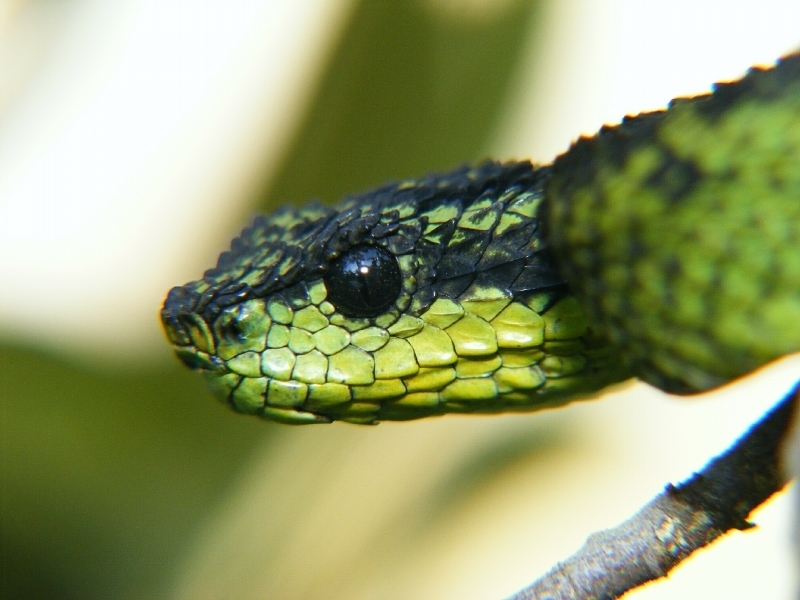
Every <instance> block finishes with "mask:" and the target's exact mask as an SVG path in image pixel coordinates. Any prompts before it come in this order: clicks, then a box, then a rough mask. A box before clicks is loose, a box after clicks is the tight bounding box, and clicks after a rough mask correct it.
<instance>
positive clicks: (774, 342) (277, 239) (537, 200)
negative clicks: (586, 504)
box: [161, 55, 800, 424]
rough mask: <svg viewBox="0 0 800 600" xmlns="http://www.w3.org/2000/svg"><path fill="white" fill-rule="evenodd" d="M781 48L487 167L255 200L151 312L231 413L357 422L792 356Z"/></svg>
mask: <svg viewBox="0 0 800 600" xmlns="http://www.w3.org/2000/svg"><path fill="white" fill-rule="evenodd" d="M798 248H800V55H791V56H788V57H785V58H783V59H782V60H780V61H779V62H778V63H777V64H776V66H774V67H772V68H769V69H762V68H753V69H751V70H750V71H749V72H748V74H747V75H746V76H745V77H744V78H742V79H741V80H739V81H736V82H733V83H723V84H717V85H716V86H714V90H713V92H712V93H710V94H706V95H702V96H697V97H694V98H687V99H677V100H674V101H672V102H671V103H670V105H669V107H668V108H667V109H666V110H663V111H658V112H652V113H646V114H642V115H639V116H636V117H627V118H625V119H624V120H623V121H622V123H621V124H619V125H617V126H614V127H604V128H603V129H601V131H600V132H599V133H598V134H597V135H596V136H593V137H591V138H581V139H579V140H578V141H577V142H576V143H574V144H573V145H572V147H571V148H570V149H569V150H568V151H567V152H566V153H564V154H563V155H561V156H559V157H558V158H557V159H556V160H555V161H554V162H553V164H552V165H547V166H534V165H531V164H530V163H529V162H524V161H523V162H506V163H498V162H485V163H483V164H480V165H477V166H474V167H463V168H460V169H457V170H455V171H452V172H450V173H445V174H432V175H428V176H426V177H423V178H421V179H412V180H407V181H402V182H399V183H391V184H387V185H385V186H382V187H380V188H377V189H374V190H371V191H368V192H365V193H362V194H358V195H353V196H349V197H346V198H344V199H343V200H342V201H341V202H340V203H339V204H337V205H336V206H332V207H328V206H323V205H321V204H309V205H306V206H304V207H302V208H284V209H282V210H279V211H277V212H275V213H274V214H272V215H270V216H259V217H257V218H256V219H255V221H254V222H253V223H252V225H250V226H249V227H247V228H246V229H245V230H244V231H243V232H242V233H241V235H240V236H239V237H237V238H236V239H235V240H233V242H232V244H231V248H230V250H229V251H226V252H223V253H222V255H221V256H220V257H219V260H218V262H217V265H216V266H215V267H214V268H212V269H209V270H208V271H206V272H205V274H204V275H203V277H202V279H199V280H197V281H193V282H191V283H188V284H186V285H184V286H181V287H175V288H173V289H172V290H171V291H170V292H169V295H168V296H167V299H166V301H165V302H164V306H163V308H162V311H161V318H162V322H163V324H164V327H165V330H166V333H167V336H168V338H169V340H170V342H171V343H172V344H173V346H174V349H175V352H176V354H177V355H178V357H179V358H180V359H181V360H182V361H183V362H184V363H185V364H186V365H187V366H189V367H190V368H192V369H196V370H198V371H199V372H200V373H202V375H203V376H204V377H205V379H206V381H207V382H208V385H209V387H210V389H211V390H212V391H213V392H214V394H215V395H216V396H217V397H219V398H220V399H221V400H223V401H224V402H226V403H229V404H230V405H231V406H232V407H233V408H235V409H236V410H238V411H241V412H244V413H248V414H255V415H259V416H262V417H265V418H268V419H272V420H275V421H280V422H284V423H297V424H302V423H327V422H331V421H334V420H342V421H347V422H350V423H361V424H372V423H376V422H378V421H380V420H405V419H416V418H421V417H426V416H432V415H441V414H444V413H496V412H501V411H532V410H538V409H541V408H546V407H552V406H557V405H560V404H564V403H566V402H569V401H572V400H575V399H579V398H586V397H589V396H591V395H592V394H594V393H595V392H598V391H599V390H601V389H603V388H605V387H606V386H608V385H611V384H613V383H616V382H621V381H624V380H627V379H630V378H633V377H637V378H640V379H642V380H644V381H646V382H648V383H651V384H652V385H655V386H656V387H658V388H660V389H662V390H665V391H667V392H671V393H679V394H691V393H696V392H700V391H704V390H708V389H711V388H714V387H716V386H718V385H721V384H723V383H726V382H728V381H730V380H732V379H734V378H737V377H740V376H742V375H745V374H746V373H748V372H750V371H752V370H753V369H756V368H758V367H759V366H761V365H763V364H765V363H767V362H769V361H771V360H773V359H776V358H778V357H780V356H782V355H784V354H788V353H791V352H795V351H797V350H800V252H798V251H797V250H798Z"/></svg>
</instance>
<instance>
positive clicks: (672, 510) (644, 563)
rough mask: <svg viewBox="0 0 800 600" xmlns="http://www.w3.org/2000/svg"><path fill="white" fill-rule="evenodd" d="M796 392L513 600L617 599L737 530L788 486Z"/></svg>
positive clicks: (798, 388) (798, 390)
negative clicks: (787, 440)
mask: <svg viewBox="0 0 800 600" xmlns="http://www.w3.org/2000/svg"><path fill="white" fill-rule="evenodd" d="M798 395H800V384H799V385H798V386H796V387H795V388H794V389H793V390H792V391H791V392H790V393H789V394H788V395H787V396H786V397H785V398H784V399H783V400H781V401H780V403H778V405H777V406H775V407H774V408H773V409H772V410H771V411H770V412H768V413H767V414H766V415H765V416H764V417H762V418H761V420H759V421H758V422H757V423H756V424H755V425H753V426H752V427H751V428H750V429H749V430H748V431H747V432H746V433H745V434H744V435H743V436H742V437H741V438H739V439H738V440H737V441H736V443H735V444H734V445H733V446H731V447H730V448H729V449H728V450H726V451H725V452H724V453H723V454H721V455H719V456H718V457H716V458H715V459H713V460H712V461H711V462H709V463H708V464H707V465H706V466H705V468H703V470H702V471H700V472H699V473H695V474H694V475H693V476H692V477H690V478H689V479H688V480H687V481H685V482H683V483H681V484H680V485H678V486H673V485H672V484H669V485H667V487H666V489H665V490H664V491H663V492H662V493H660V494H659V495H658V496H656V497H655V498H653V500H651V501H650V502H649V503H648V504H646V505H645V506H644V507H643V508H642V509H641V510H639V512H638V513H636V514H635V515H634V516H633V517H631V518H630V519H628V520H627V521H625V522H624V523H622V524H620V525H618V526H617V527H614V528H612V529H607V530H605V531H600V532H597V533H594V534H592V535H590V536H589V538H588V539H587V540H586V543H585V544H584V545H583V547H582V548H581V549H580V550H578V552H576V553H575V554H574V555H572V556H571V557H570V558H569V559H567V561H566V562H563V563H559V564H557V565H556V566H555V567H553V569H551V570H550V571H549V572H548V573H547V574H545V575H544V576H542V577H541V578H540V579H538V580H537V581H534V582H533V583H532V584H531V585H530V586H528V587H526V588H524V589H523V590H520V591H519V592H517V593H516V594H515V595H514V596H512V597H511V598H509V599H508V600H533V599H537V600H544V599H547V600H576V599H577V600H582V599H586V600H589V599H591V600H611V599H612V598H618V597H619V596H621V595H622V594H624V593H625V592H627V591H630V590H632V589H633V588H635V587H638V586H640V585H642V584H644V583H646V582H648V581H651V580H653V579H658V578H659V577H664V576H665V575H666V574H667V573H669V571H670V570H672V569H673V568H674V567H675V566H676V565H678V564H679V563H680V562H681V561H683V560H684V559H685V558H687V557H688V556H689V555H690V554H692V553H693V552H694V551H695V550H699V549H700V548H702V547H704V546H706V545H708V544H710V543H711V542H713V541H714V540H715V539H717V538H718V537H720V536H721V535H723V534H724V533H726V532H727V531H729V530H731V529H749V528H750V527H753V524H752V523H750V522H749V521H748V520H747V517H748V515H749V514H750V512H751V511H752V510H753V509H754V508H756V507H757V506H758V505H759V504H761V503H762V502H764V501H766V500H767V499H768V498H769V497H770V496H772V494H774V493H775V492H777V491H779V490H780V489H781V488H782V487H783V486H784V485H785V484H786V482H787V478H786V476H785V475H784V473H783V469H782V464H781V445H782V442H783V438H784V434H785V433H786V431H787V430H788V429H789V427H790V425H791V421H792V416H793V414H794V408H795V400H796V398H797V397H798Z"/></svg>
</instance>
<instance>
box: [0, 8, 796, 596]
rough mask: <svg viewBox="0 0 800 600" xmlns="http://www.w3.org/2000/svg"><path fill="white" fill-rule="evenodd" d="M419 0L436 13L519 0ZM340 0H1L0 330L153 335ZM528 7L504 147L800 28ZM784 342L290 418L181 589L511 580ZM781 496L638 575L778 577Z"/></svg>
mask: <svg viewBox="0 0 800 600" xmlns="http://www.w3.org/2000/svg"><path fill="white" fill-rule="evenodd" d="M418 1H419V2H422V3H423V4H426V5H427V6H428V8H429V10H430V11H431V12H432V14H434V15H436V18H439V19H443V20H447V19H491V18H493V15H494V13H495V12H497V11H503V10H506V9H507V6H508V5H509V2H499V3H494V2H491V1H490V0H485V1H483V2H482V1H480V0H465V1H464V2H463V3H462V2H458V1H457V0H427V1H423V0H418ZM354 6H355V4H354V3H353V2H350V1H348V0H300V1H296V2H291V3H289V2H278V1H275V2H267V1H261V2H258V1H255V0H227V1H226V2H220V1H217V2H215V1H196V2H185V1H180V0H158V1H156V0H127V1H126V2H114V1H112V0H68V1H67V0H64V1H61V2H56V1H54V0H5V1H4V2H0V282H2V283H1V284H0V338H2V340H3V341H4V342H6V343H22V342H24V343H26V344H28V343H31V344H35V345H38V346H40V347H44V348H47V349H48V350H49V351H55V352H58V353H62V354H63V355H65V356H68V357H69V358H70V360H76V361H78V362H83V363H84V364H92V365H96V364H98V361H102V362H103V363H104V364H108V365H111V366H113V367H114V368H130V367H132V366H133V367H136V366H137V365H140V364H144V363H147V362H148V361H150V362H152V361H158V360H164V357H165V355H166V354H167V353H168V348H167V347H166V344H164V343H163V341H162V335H161V333H160V330H159V325H158V321H157V318H156V314H157V309H158V307H159V305H160V302H161V300H162V298H163V296H164V295H165V293H166V291H167V289H168V288H169V287H170V286H172V285H175V284H179V283H183V282H184V281H187V280H189V279H192V278H196V277H198V276H199V274H200V273H201V272H202V270H203V269H204V268H206V267H208V266H210V265H211V264H212V263H213V261H214V260H215V257H216V255H217V254H218V253H219V251H220V250H221V249H222V248H223V247H224V246H225V244H226V243H227V240H228V238H229V237H230V236H231V235H232V234H233V233H235V230H236V228H237V227H238V226H240V225H241V224H242V223H243V222H244V221H245V220H246V218H247V216H248V215H249V212H250V210H251V206H252V196H253V194H254V193H255V190H256V188H257V187H258V186H259V185H260V184H261V183H263V182H264V181H269V177H270V175H271V174H272V173H273V171H274V169H275V168H276V165H277V163H278V161H279V160H280V157H281V155H282V152H283V151H284V148H285V146H286V144H287V143H288V141H289V140H290V138H291V136H292V135H293V133H294V132H295V130H296V128H297V127H298V126H299V123H300V121H301V119H302V116H303V114H304V110H305V109H306V108H307V106H308V103H309V102H310V99H311V96H312V94H313V91H314V84H315V82H316V81H317V80H318V78H319V77H320V76H321V73H322V72H323V70H324V69H325V66H326V62H325V60H326V57H327V56H328V53H330V52H331V51H332V48H333V47H334V45H335V44H336V42H337V40H338V39H339V36H340V35H342V32H343V31H344V27H345V25H346V23H347V20H348V19H349V17H350V15H351V13H352V11H353V10H354ZM544 11H545V12H544V16H543V18H544V22H545V25H544V26H543V27H542V28H541V29H537V30H536V32H533V33H535V34H536V35H531V37H530V43H529V48H528V50H527V58H526V59H525V60H524V61H522V63H521V64H520V65H519V68H518V70H517V74H516V77H515V84H514V93H513V94H511V95H510V96H509V97H508V100H507V107H506V109H505V110H504V111H503V112H502V114H503V118H502V120H501V121H500V125H499V126H498V128H497V131H496V132H495V134H494V136H493V140H492V142H491V143H490V144H489V147H488V148H487V153H488V154H490V155H491V156H493V157H496V158H508V157H531V158H532V159H534V160H536V161H540V162H548V161H550V160H551V159H552V158H553V157H554V156H555V155H556V154H558V153H560V152H563V151H564V150H566V148H567V147H568V145H569V143H570V141H571V140H573V139H575V138H576V137H577V136H578V135H580V134H591V133H593V132H594V131H596V130H597V129H598V128H599V127H600V126H601V125H602V124H603V123H614V122H617V121H618V120H619V118H620V117H621V116H623V115H625V114H632V113H636V112H640V111H642V110H651V109H656V108H660V107H663V106H664V105H665V104H666V102H667V101H669V99H671V98H672V97H675V96H681V95H691V94H696V93H700V92H704V91H707V90H708V89H709V84H711V83H712V82H714V81H717V80H725V79H732V78H737V77H739V76H741V75H742V74H743V73H744V71H745V70H746V69H747V68H748V67H749V66H750V65H752V64H763V65H768V64H770V63H771V62H772V61H774V59H775V58H777V57H778V56H780V55H781V54H785V53H787V52H789V51H791V50H792V49H794V48H796V47H798V46H800V31H799V30H798V28H797V23H800V4H798V3H797V2H788V1H783V2H781V1H777V0H772V1H770V0H761V1H759V2H752V1H742V2H736V1H731V0H728V1H725V2H723V1H710V0H709V1H706V2H697V1H694V2H690V1H677V0H676V1H673V2H669V3H666V2H656V1H638V2H635V1H633V0H627V1H623V0H616V1H612V0H593V1H588V2H578V1H576V0H562V1H558V2H556V1H555V0H554V1H552V2H548V3H546V5H545V8H544ZM542 32H543V34H542ZM421 174H422V173H420V175H421ZM353 191H356V190H353ZM294 200H297V199H294ZM798 368H800V361H798V360H797V359H787V360H786V361H783V362H782V363H781V364H778V365H775V366H773V367H771V368H770V369H768V370H766V371H764V372H762V373H760V374H758V375H757V376H756V377H754V378H752V379H749V380H747V381H744V382H740V383H739V384H737V385H735V386H730V387H729V388H727V389H725V390H723V391H721V392H719V393H717V394H711V395H707V396H704V397H700V398H695V399H691V400H677V399H673V398H669V397H666V396H664V395H661V394H658V393H656V392H655V391H653V390H651V389H648V388H646V387H645V386H642V385H636V386H629V387H628V388H626V389H624V390H622V391H621V392H618V393H614V394H610V395H609V396H608V397H607V398H605V399H604V400H603V401H602V402H594V403H584V404H580V405H576V406H574V407H571V408H569V409H567V410H564V411H557V412H549V413H546V414H542V415H530V416H508V417H502V418H494V419H474V418H472V419H468V418H445V419H440V420H434V421H431V422H422V423H412V424H383V425H381V426H380V427H379V428H377V429H366V430H363V429H355V428H350V427H347V426H344V427H342V426H338V425H337V426H333V427H329V428H320V429H318V428H309V429H302V430H298V429H285V430H282V431H280V432H279V434H278V436H279V440H280V443H279V444H274V443H272V444H270V445H268V446H266V445H265V448H264V451H263V452H262V453H260V454H257V455H256V456H255V457H254V459H253V461H252V463H251V464H249V465H248V466H247V467H246V468H245V472H244V474H243V475H242V476H241V477H240V478H239V479H238V483H237V485H236V486H234V487H233V488H232V489H230V490H228V491H227V492H226V497H227V500H226V501H225V502H224V503H223V504H222V505H221V506H219V507H216V508H214V509H213V510H212V511H211V515H210V517H209V519H208V521H207V523H206V524H205V525H204V526H203V527H202V528H201V529H200V530H199V531H198V532H197V534H196V539H195V542H194V545H193V548H192V549H191V551H189V552H187V555H186V556H185V557H184V559H183V560H182V566H181V567H180V569H179V570H178V572H177V573H176V574H175V579H174V585H173V586H172V587H173V596H172V597H174V598H186V599H199V598H209V599H210V598H240V599H243V598H264V597H272V598H285V599H289V598H318V597H323V596H324V597H326V598H460V599H466V598H476V599H478V598H498V597H502V596H504V595H508V594H510V593H512V592H513V591H514V590H515V589H517V588H519V587H521V586H522V585H524V584H526V583H527V582H529V581H530V580H531V579H533V578H534V577H535V576H536V575H539V574H541V573H543V572H544V571H545V570H547V569H548V568H549V566H551V565H552V564H553V563H554V562H556V561H557V560H559V559H562V558H564V557H566V556H567V555H568V554H570V553H571V552H573V551H574V550H575V549H576V548H577V547H578V546H579V545H580V544H581V543H582V541H583V539H584V538H585V537H586V536H587V535H588V534H589V533H590V532H592V531H593V530H596V529H599V528H605V527H609V526H613V525H615V524H616V523H618V522H619V521H621V520H623V519H624V518H626V517H627V516H629V515H630V514H632V513H633V512H634V511H635V510H636V509H637V508H638V507H639V506H640V505H641V504H643V503H644V502H646V501H647V500H648V499H649V498H650V497H652V496H653V495H654V494H656V493H657V492H658V491H660V490H661V489H662V487H663V485H664V484H665V483H667V482H668V481H679V480H681V479H683V478H685V477H687V476H688V475H690V474H691V472H692V471H693V470H695V469H698V468H700V467H701V466H702V464H703V463H704V462H705V461H706V460H707V459H708V458H709V457H710V456H712V455H713V454H716V453H718V452H720V451H721V450H723V449H724V448H725V447H726V446H727V445H728V444H729V443H730V442H731V441H732V440H733V439H734V438H736V437H737V436H738V435H739V434H740V433H741V432H742V431H743V430H744V429H745V428H746V426H747V425H748V424H749V423H751V422H752V421H754V420H756V419H757V417H758V416H759V415H760V414H761V413H763V411H764V410H766V409H767V408H768V407H769V406H771V405H772V404H773V403H774V402H775V401H776V400H777V399H778V398H779V397H780V396H781V394H782V393H784V392H785V391H786V390H787V389H788V388H789V387H791V385H792V383H793V381H794V379H795V378H796V375H793V374H796V373H797V372H799V371H798ZM205 401H208V402H211V400H210V399H206V398H199V399H198V402H205ZM550 427H552V428H554V429H559V430H564V431H566V432H567V434H568V435H567V436H566V437H560V438H558V440H557V441H556V443H555V444H554V445H553V446H552V447H551V448H549V449H548V451H547V452H545V453H542V454H535V455H531V456H528V457H527V458H524V459H523V460H519V461H517V462H514V463H513V464H512V465H511V467H508V468H505V469H504V470H502V471H501V472H500V473H499V474H498V475H497V476H495V477H494V478H493V479H492V480H491V481H492V486H490V487H480V488H479V489H478V491H477V492H476V493H474V494H472V495H467V496H466V497H465V498H461V500H460V501H459V502H458V503H456V504H454V506H453V507H452V508H451V509H450V508H448V509H447V510H443V511H442V512H441V515H442V517H441V518H438V519H434V520H431V521H429V522H428V521H425V522H424V523H425V527H422V525H420V523H423V521H420V517H419V514H417V515H416V516H415V512H416V511H422V510H423V509H422V508H421V507H422V506H423V505H424V504H425V502H426V500H425V499H426V498H429V497H431V496H433V495H436V494H438V493H440V492H441V486H442V485H445V484H446V482H447V481H448V476H450V475H452V473H453V472H454V471H457V470H458V469H460V468H462V467H463V465H465V464H469V461H470V460H471V458H470V457H472V456H473V455H476V453H477V450H476V449H486V450H487V451H491V449H492V448H494V447H495V446H497V445H498V444H500V442H499V441H498V440H509V439H512V440H518V439H522V438H525V437H527V436H536V435H540V436H543V437H544V438H546V437H547V431H548V430H549V428H550ZM378 432H380V433H378ZM331 448H335V451H333V452H332V451H331ZM298 457H302V460H301V459H300V458H298ZM432 457H435V460H433V459H432ZM332 464H333V465H334V466H333V467H332ZM309 465H311V466H312V467H313V468H312V470H309V468H310V467H309ZM326 473H331V475H330V476H329V477H327V478H326V477H325V474H326ZM320 481H322V482H321V483H320ZM312 482H313V483H312ZM443 482H444V483H443ZM367 496H368V497H369V498H371V501H370V502H369V503H368V504H364V503H363V500H364V498H365V497H367ZM790 512H791V511H790V501H789V495H786V494H784V495H782V496H780V497H778V498H776V499H775V500H774V501H772V502H771V503H770V504H768V505H767V506H766V507H765V508H763V509H762V510H760V511H759V512H758V513H757V514H756V515H755V521H756V522H757V523H758V525H759V526H758V528H757V529H755V530H752V531H749V532H747V533H736V534H733V535H731V536H728V537H727V538H725V539H723V540H722V541H720V542H717V543H716V544H715V545H714V546H713V547H712V548H711V549H709V550H706V551H704V552H701V553H700V554H699V555H697V556H696V557H694V558H693V559H692V560H690V561H688V562H687V564H685V565H683V566H681V567H680V568H679V569H678V570H677V571H676V572H675V573H674V574H673V575H671V576H670V578H669V580H668V581H666V582H660V583H658V584H657V585H651V586H649V587H647V588H646V589H644V590H641V591H639V592H637V593H636V595H635V597H636V598H643V599H644V598H647V599H655V598H708V597H725V598H728V599H735V598H742V599H744V598H753V597H768V598H790V597H794V595H793V589H794V587H795V584H796V582H797V576H796V572H795V570H794V568H793V564H794V558H793V554H792V550H791V535H790V530H791V519H792V517H791V514H790ZM271 513H273V514H277V513H279V514H281V518H280V519H274V518H272V519H271V518H269V515H270V514H271ZM437 514H438V513H437ZM387 539H390V540H399V541H396V542H393V543H391V544H389V545H388V546H387V545H386V540H387ZM323 590H324V591H323Z"/></svg>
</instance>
